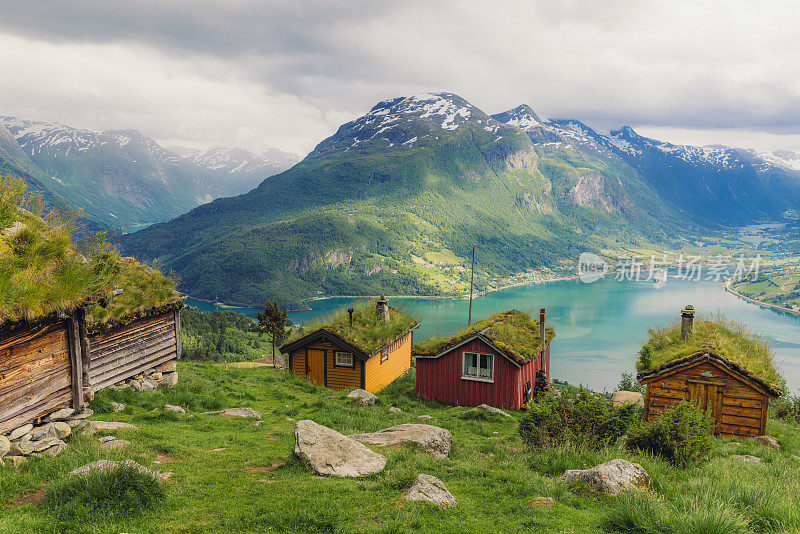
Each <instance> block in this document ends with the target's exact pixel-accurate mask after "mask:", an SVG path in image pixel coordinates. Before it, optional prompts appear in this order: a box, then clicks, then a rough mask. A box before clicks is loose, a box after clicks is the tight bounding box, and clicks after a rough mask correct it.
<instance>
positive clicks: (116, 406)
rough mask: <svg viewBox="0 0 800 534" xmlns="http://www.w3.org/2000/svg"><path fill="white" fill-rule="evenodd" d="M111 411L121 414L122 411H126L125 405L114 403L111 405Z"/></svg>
mask: <svg viewBox="0 0 800 534" xmlns="http://www.w3.org/2000/svg"><path fill="white" fill-rule="evenodd" d="M111 409H112V410H114V412H115V413H116V412H121V411H122V410H124V409H125V405H124V404H122V403H121V402H112V403H111Z"/></svg>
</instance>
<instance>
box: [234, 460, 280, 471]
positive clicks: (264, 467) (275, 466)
mask: <svg viewBox="0 0 800 534" xmlns="http://www.w3.org/2000/svg"><path fill="white" fill-rule="evenodd" d="M284 465H286V462H284V461H277V462H273V463H272V465H260V466H256V467H245V468H244V470H245V471H250V472H255V473H271V472H273V471H275V470H276V469H278V468H279V467H283V466H284Z"/></svg>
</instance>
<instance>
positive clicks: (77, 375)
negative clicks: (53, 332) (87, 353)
mask: <svg viewBox="0 0 800 534" xmlns="http://www.w3.org/2000/svg"><path fill="white" fill-rule="evenodd" d="M67 336H68V338H69V363H70V372H71V380H70V383H71V384H72V409H73V410H75V411H79V412H81V411H83V409H84V408H85V407H86V403H85V402H84V399H83V355H82V352H83V351H82V350H81V334H80V320H79V319H78V313H77V312H75V313H73V314H72V315H70V316H69V318H68V319H67Z"/></svg>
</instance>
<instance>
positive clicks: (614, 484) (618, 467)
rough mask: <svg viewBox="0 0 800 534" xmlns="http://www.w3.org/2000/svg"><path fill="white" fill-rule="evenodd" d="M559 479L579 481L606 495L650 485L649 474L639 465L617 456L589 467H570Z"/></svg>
mask: <svg viewBox="0 0 800 534" xmlns="http://www.w3.org/2000/svg"><path fill="white" fill-rule="evenodd" d="M561 481H562V482H565V481H575V482H580V483H582V484H586V485H587V486H589V488H591V489H593V490H595V491H599V492H602V493H606V494H608V495H617V494H618V493H620V492H621V491H623V490H625V489H627V488H645V489H646V488H649V487H650V476H649V475H648V474H647V471H645V470H644V468H643V467H642V466H641V465H639V464H635V463H632V462H629V461H628V460H623V459H619V458H618V459H616V460H610V461H608V462H605V463H603V464H600V465H596V466H594V467H592V468H591V469H570V470H568V471H566V472H565V473H564V476H562V477H561Z"/></svg>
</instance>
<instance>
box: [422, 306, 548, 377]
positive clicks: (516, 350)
mask: <svg viewBox="0 0 800 534" xmlns="http://www.w3.org/2000/svg"><path fill="white" fill-rule="evenodd" d="M476 335H481V336H483V337H485V338H486V339H488V340H489V341H490V342H491V343H492V344H493V345H494V346H495V347H496V348H497V349H498V350H499V351H500V352H502V353H503V354H504V355H505V356H506V357H508V358H509V359H511V360H513V361H515V362H517V363H520V364H524V363H526V362H528V361H529V360H531V359H532V358H534V357H535V356H536V355H537V354H539V353H540V352H541V351H542V349H543V348H544V346H545V345H546V344H549V343H550V342H551V341H552V340H553V338H554V337H555V335H556V333H555V330H553V329H552V328H550V327H547V328H545V339H544V340H542V339H541V338H540V337H539V323H538V322H536V321H534V320H533V319H532V318H531V316H530V315H528V314H527V313H523V312H521V311H517V310H510V311H505V312H500V313H495V314H494V315H490V316H489V317H487V318H486V319H482V320H480V321H476V322H474V323H472V325H470V326H468V327H467V328H464V329H463V330H460V331H458V332H456V333H454V334H452V335H450V336H440V337H432V338H429V339H426V340H425V341H422V342H420V343H417V344H416V345H415V346H414V355H415V356H417V357H420V358H432V357H436V356H439V355H441V354H442V353H444V352H447V351H448V350H450V349H451V348H453V347H456V346H458V345H460V344H461V343H463V342H464V341H465V340H467V339H469V338H470V337H473V336H476Z"/></svg>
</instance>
